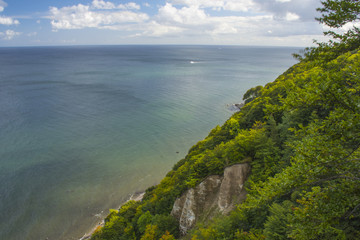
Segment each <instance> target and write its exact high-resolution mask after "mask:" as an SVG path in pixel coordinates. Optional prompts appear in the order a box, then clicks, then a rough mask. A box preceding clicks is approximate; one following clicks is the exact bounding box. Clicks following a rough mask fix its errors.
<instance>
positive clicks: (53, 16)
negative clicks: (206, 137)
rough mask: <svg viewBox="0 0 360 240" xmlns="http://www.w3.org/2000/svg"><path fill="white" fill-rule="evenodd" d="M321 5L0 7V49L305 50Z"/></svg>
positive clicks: (240, 1) (77, 1) (50, 2)
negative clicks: (138, 46)
mask: <svg viewBox="0 0 360 240" xmlns="http://www.w3.org/2000/svg"><path fill="white" fill-rule="evenodd" d="M320 6H321V3H320V0H152V1H150V0H129V1H127V0H109V1H107V0H31V1H29V0H0V47H1V46H49V45H118V44H194V45H197V44H203V45H252V46H301V47H303V46H310V45H312V42H313V40H314V39H317V40H321V38H322V36H323V31H324V29H323V26H322V25H321V24H319V23H318V22H317V21H316V20H315V17H316V16H319V13H317V12H316V8H317V7H320Z"/></svg>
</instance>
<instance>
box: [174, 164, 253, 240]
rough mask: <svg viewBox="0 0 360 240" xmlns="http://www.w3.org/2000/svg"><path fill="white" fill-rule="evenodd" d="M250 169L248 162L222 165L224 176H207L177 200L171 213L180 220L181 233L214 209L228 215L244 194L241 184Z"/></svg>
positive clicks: (213, 211)
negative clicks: (227, 165)
mask: <svg viewBox="0 0 360 240" xmlns="http://www.w3.org/2000/svg"><path fill="white" fill-rule="evenodd" d="M249 172H250V165H249V164H248V163H242V164H235V165H232V166H230V167H227V168H225V170H224V176H218V175H213V176H209V177H207V178H205V179H204V180H203V181H202V182H201V183H200V184H199V185H198V186H196V187H195V188H192V189H189V190H187V191H186V192H185V193H183V194H182V196H181V197H180V198H178V199H176V201H175V203H174V206H173V209H172V211H171V215H173V216H174V217H175V218H177V219H178V220H179V223H180V231H181V233H182V234H186V232H187V231H188V230H189V229H191V228H192V227H193V226H194V225H195V223H196V221H197V220H199V219H207V218H209V217H211V216H212V215H213V214H214V213H217V212H221V213H223V214H227V213H229V212H230V211H231V210H233V209H234V207H235V205H236V204H238V203H241V202H242V201H243V200H244V199H245V197H246V191H245V189H244V188H243V185H244V183H245V181H246V179H247V177H248V175H249Z"/></svg>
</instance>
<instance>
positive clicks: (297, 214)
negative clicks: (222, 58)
mask: <svg viewBox="0 0 360 240" xmlns="http://www.w3.org/2000/svg"><path fill="white" fill-rule="evenodd" d="M318 11H319V12H320V13H321V17H319V18H318V19H317V20H318V21H319V23H321V24H323V25H324V26H327V29H329V30H328V31H327V32H324V34H325V35H326V36H328V38H329V40H328V41H327V42H316V45H315V47H309V48H306V49H305V50H304V51H303V52H301V53H296V54H294V57H296V58H297V59H298V60H299V62H298V63H297V64H295V65H294V66H292V67H290V68H289V69H288V70H287V71H286V72H284V73H283V74H282V75H280V76H279V77H278V78H277V79H276V80H275V81H273V82H271V83H268V84H267V85H266V86H263V87H262V86H255V87H254V88H252V89H249V91H248V92H247V93H246V94H245V95H244V99H243V100H244V103H245V105H244V107H242V108H241V110H240V111H239V112H237V113H235V114H234V115H233V116H232V117H231V118H230V119H228V120H227V121H226V122H225V123H224V125H223V126H217V127H215V128H214V129H213V130H212V131H211V132H210V133H209V135H208V136H207V137H206V138H205V139H204V140H202V141H200V142H198V143H197V144H196V145H195V146H193V147H192V148H191V149H190V150H189V152H188V154H187V156H186V157H185V158H184V159H182V160H180V161H179V162H178V163H177V164H175V166H174V167H173V168H172V170H171V171H170V172H168V174H167V175H166V176H165V177H164V179H163V180H162V181H161V182H160V183H159V184H158V185H156V186H153V187H150V188H148V189H147V190H146V193H145V195H144V198H143V200H142V201H138V202H135V201H129V202H127V203H126V204H125V205H123V206H122V207H121V208H120V209H119V210H111V213H110V214H109V215H108V217H107V218H106V219H105V225H104V227H102V228H99V229H98V230H97V231H96V232H95V233H94V234H93V236H92V238H91V239H93V240H98V239H141V240H146V239H163V240H165V239H193V240H195V239H204V240H205V239H360V150H359V147H360V78H359V73H360V51H359V50H360V48H359V47H360V29H359V28H357V27H356V24H357V23H358V22H359V12H360V3H359V1H358V0H326V1H323V2H322V7H321V8H319V9H318ZM344 26H346V27H344ZM243 162H248V163H250V165H251V174H250V177H249V178H248V180H247V183H246V189H247V198H246V201H244V202H243V203H242V204H240V205H238V206H237V208H236V209H234V211H232V212H231V213H230V214H229V215H226V216H223V215H219V216H217V217H214V218H212V219H208V220H207V221H206V222H198V223H197V225H196V227H195V228H194V229H192V230H191V231H190V232H188V234H187V235H185V236H181V235H180V232H179V223H178V222H177V220H176V219H175V218H174V217H172V216H171V215H170V212H171V210H172V207H173V204H174V202H175V200H176V198H178V197H180V196H181V194H182V193H184V192H185V191H186V190H187V189H190V188H192V187H195V186H196V185H197V184H199V183H200V182H201V181H202V180H203V179H204V178H205V177H207V176H209V175H213V174H218V175H221V174H223V171H224V168H225V167H226V166H229V165H232V164H234V163H243Z"/></svg>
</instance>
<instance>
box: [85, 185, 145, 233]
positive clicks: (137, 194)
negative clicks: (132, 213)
mask: <svg viewBox="0 0 360 240" xmlns="http://www.w3.org/2000/svg"><path fill="white" fill-rule="evenodd" d="M144 195H145V191H137V192H134V193H133V194H131V196H130V197H129V199H128V200H127V201H125V202H124V203H122V204H121V205H120V206H119V207H118V208H117V209H120V208H121V206H122V205H124V204H125V203H127V202H129V201H136V202H137V201H141V200H142V199H143V197H144ZM104 225H105V217H104V218H103V219H101V221H100V222H99V223H98V224H96V226H94V227H92V228H91V230H90V231H89V232H87V233H85V234H84V236H82V237H81V238H79V240H88V239H90V238H91V236H92V235H93V234H94V233H95V232H96V231H97V230H98V229H100V228H102V227H104Z"/></svg>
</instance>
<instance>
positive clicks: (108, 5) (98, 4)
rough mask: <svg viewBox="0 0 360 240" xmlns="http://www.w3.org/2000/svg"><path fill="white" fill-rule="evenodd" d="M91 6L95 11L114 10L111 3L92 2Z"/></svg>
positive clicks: (98, 0) (101, 0) (99, 0)
mask: <svg viewBox="0 0 360 240" xmlns="http://www.w3.org/2000/svg"><path fill="white" fill-rule="evenodd" d="M91 5H92V7H93V8H95V9H114V8H115V4H113V3H112V2H105V1H103V0H94V1H93V2H92V4H91Z"/></svg>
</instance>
